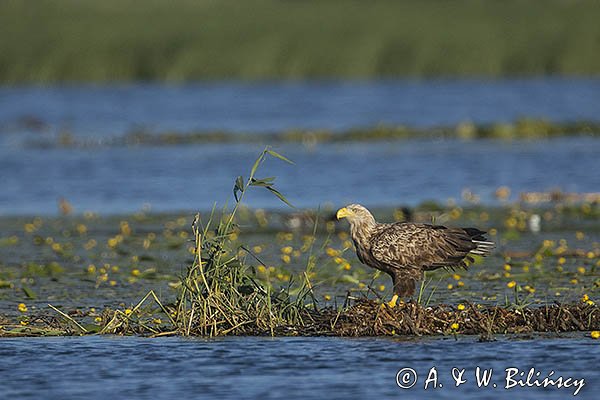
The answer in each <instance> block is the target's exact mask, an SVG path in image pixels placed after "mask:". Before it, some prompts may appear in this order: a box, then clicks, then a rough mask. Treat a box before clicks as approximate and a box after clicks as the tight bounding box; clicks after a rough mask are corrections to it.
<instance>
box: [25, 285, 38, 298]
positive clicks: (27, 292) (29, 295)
mask: <svg viewBox="0 0 600 400" xmlns="http://www.w3.org/2000/svg"><path fill="white" fill-rule="evenodd" d="M21 289H23V293H25V296H27V298H28V299H35V298H37V295H36V294H35V292H34V291H33V290H31V289H30V288H29V287H27V286H23V287H22V288H21Z"/></svg>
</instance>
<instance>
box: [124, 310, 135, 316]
mask: <svg viewBox="0 0 600 400" xmlns="http://www.w3.org/2000/svg"><path fill="white" fill-rule="evenodd" d="M132 312H133V311H132V310H131V308H126V309H125V315H127V316H130V315H131V313H132Z"/></svg>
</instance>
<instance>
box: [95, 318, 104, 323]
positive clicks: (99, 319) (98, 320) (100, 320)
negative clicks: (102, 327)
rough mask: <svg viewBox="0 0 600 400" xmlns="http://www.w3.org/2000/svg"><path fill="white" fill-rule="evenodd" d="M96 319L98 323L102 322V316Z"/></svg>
mask: <svg viewBox="0 0 600 400" xmlns="http://www.w3.org/2000/svg"><path fill="white" fill-rule="evenodd" d="M94 321H95V322H96V323H100V322H102V317H96V318H94Z"/></svg>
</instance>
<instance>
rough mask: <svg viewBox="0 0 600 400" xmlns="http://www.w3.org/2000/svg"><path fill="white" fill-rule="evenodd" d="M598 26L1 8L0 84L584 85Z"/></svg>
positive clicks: (516, 13) (458, 11) (329, 13)
mask: <svg viewBox="0 0 600 400" xmlns="http://www.w3.org/2000/svg"><path fill="white" fill-rule="evenodd" d="M599 16H600V7H599V5H598V3H597V2H594V1H560V0H549V1H545V2H544V3H543V4H538V3H537V2H524V1H517V0H510V1H503V2H493V1H492V2H490V1H482V0H460V1H454V2H452V3H447V2H440V1H403V2H398V1H391V0H379V1H375V2H361V1H351V2H347V1H317V0H310V1H276V0H252V1H244V2H238V1H219V2H214V1H187V0H177V1H151V2H144V4H143V5H142V4H140V3H139V2H138V1H132V0H127V1H115V0H106V1H102V2H91V1H75V0H60V1H49V0H39V1H36V6H35V7H31V5H30V4H29V2H27V1H3V2H1V3H0V33H1V35H0V53H1V54H2V55H3V57H2V61H1V62H0V82H3V83H16V82H46V83H47V82H61V81H62V82H64V81H88V82H89V81H96V82H97V81H130V80H137V81H151V80H160V81H163V80H166V81H171V82H180V81H189V80H198V79H203V80H206V79H228V78H238V79H273V78H287V79H290V78H291V79H303V78H369V77H398V76H419V77H432V76H524V75H538V76H539V75H584V76H589V75H594V74H598V72H599V71H600V51H599V50H600V49H599V45H598V37H599V35H600V28H599V27H598V24H597V21H598V19H599ZM232 21H235V23H233V22H232Z"/></svg>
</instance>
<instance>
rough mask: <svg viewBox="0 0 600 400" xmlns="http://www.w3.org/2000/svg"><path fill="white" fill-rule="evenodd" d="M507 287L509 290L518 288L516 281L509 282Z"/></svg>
mask: <svg viewBox="0 0 600 400" xmlns="http://www.w3.org/2000/svg"><path fill="white" fill-rule="evenodd" d="M506 286H507V287H508V288H509V289H512V288H514V287H515V286H517V282H515V281H510V282H508V283H507V284H506Z"/></svg>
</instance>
